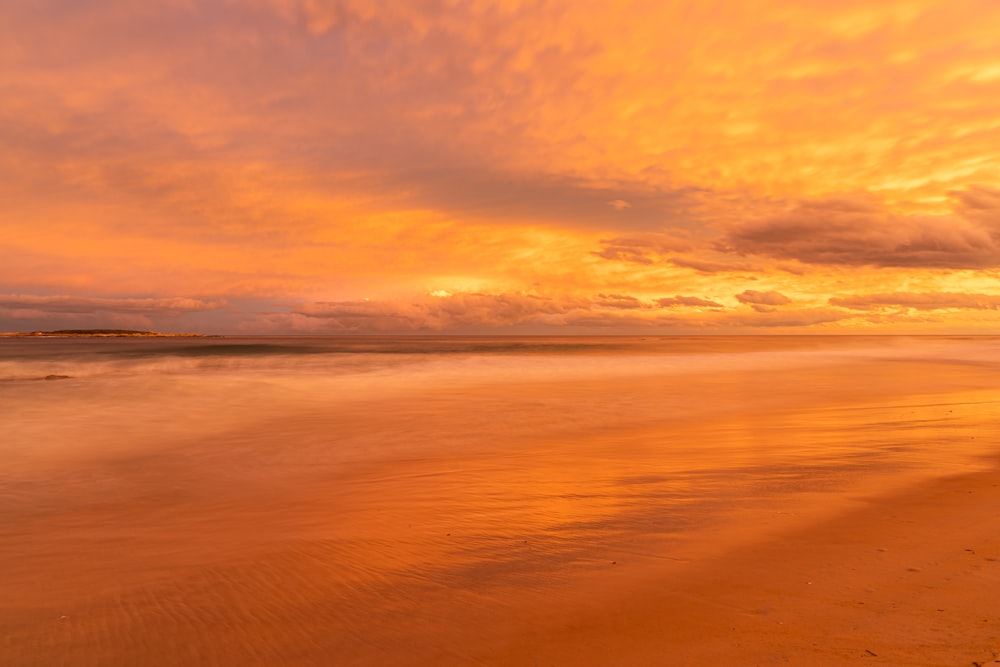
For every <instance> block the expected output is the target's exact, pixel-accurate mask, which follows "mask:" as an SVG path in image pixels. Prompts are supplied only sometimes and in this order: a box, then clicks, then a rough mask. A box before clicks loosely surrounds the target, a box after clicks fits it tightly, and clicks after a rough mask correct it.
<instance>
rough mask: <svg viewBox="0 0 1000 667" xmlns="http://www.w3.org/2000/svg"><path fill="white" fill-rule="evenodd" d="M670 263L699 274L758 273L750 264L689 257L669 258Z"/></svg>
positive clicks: (757, 268)
mask: <svg viewBox="0 0 1000 667" xmlns="http://www.w3.org/2000/svg"><path fill="white" fill-rule="evenodd" d="M669 261H670V263H671V264H673V265H674V266H679V267H681V268H684V269H694V270H695V271H698V272H699V273H728V272H731V271H749V272H751V273H752V272H755V271H760V267H757V266H753V265H751V264H742V263H733V262H715V261H712V260H706V259H693V258H689V257H671V258H670V260H669Z"/></svg>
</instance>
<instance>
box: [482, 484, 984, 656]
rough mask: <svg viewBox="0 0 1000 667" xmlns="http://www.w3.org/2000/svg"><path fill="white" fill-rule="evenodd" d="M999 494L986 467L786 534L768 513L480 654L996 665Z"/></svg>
mask: <svg viewBox="0 0 1000 667" xmlns="http://www.w3.org/2000/svg"><path fill="white" fill-rule="evenodd" d="M998 504H1000V480H998V476H997V473H996V471H989V472H983V473H977V474H972V475H961V476H955V477H949V478H945V479H940V480H934V481H931V482H927V483H924V484H920V485H918V486H915V487H913V488H910V489H907V490H906V491H904V492H902V493H898V494H895V495H892V496H888V497H884V496H883V497H873V498H872V499H871V500H870V502H865V503H863V504H861V506H860V507H858V508H857V509H854V510H852V511H848V512H845V513H843V514H840V515H837V516H835V517H832V518H829V519H827V520H825V521H821V522H819V523H817V524H815V525H809V526H807V527H798V528H794V529H791V530H783V529H782V528H781V524H782V523H783V522H782V519H781V518H780V517H776V518H775V519H774V520H773V524H772V525H771V526H770V527H769V529H771V530H775V531H776V533H775V534H773V535H771V536H769V537H768V538H767V539H763V540H760V541H754V540H752V541H750V542H748V543H746V544H742V545H740V546H739V547H738V548H734V549H731V550H728V551H726V552H725V553H722V554H718V555H715V556H712V557H708V558H705V559H704V560H701V561H698V562H689V563H684V564H682V565H678V566H676V567H665V568H663V570H664V573H663V575H662V576H661V577H652V578H651V579H649V580H644V581H642V582H641V583H640V584H638V586H636V587H635V588H629V587H628V586H625V587H623V589H620V590H619V593H620V594H617V595H616V593H614V592H611V591H609V592H608V596H607V597H606V598H604V600H603V603H602V608H600V609H597V608H591V609H588V611H587V613H585V614H582V615H581V616H580V617H578V618H575V619H573V622H572V623H571V624H565V625H556V626H555V627H551V628H545V629H544V630H540V631H539V632H538V633H537V634H535V635H533V636H532V637H529V638H525V639H523V640H521V641H518V642H516V643H515V644H514V645H513V646H512V647H511V648H510V649H509V650H507V651H503V652H500V653H498V654H497V655H496V656H491V657H490V658H489V659H488V660H486V663H488V664H506V665H526V664H540V665H571V664H589V665H601V664H629V665H663V664H678V665H705V664H725V665H847V664H857V663H866V664H868V663H870V664H882V665H925V666H931V665H935V666H938V665H940V666H943V665H975V664H979V665H985V664H989V663H1000V612H998V606H997V603H996V591H997V590H998V589H1000V519H998V517H997V512H996V508H997V507H998V506H1000V505H998ZM798 518H801V517H798ZM625 591H627V593H625ZM610 600H613V603H612V602H609V601H610Z"/></svg>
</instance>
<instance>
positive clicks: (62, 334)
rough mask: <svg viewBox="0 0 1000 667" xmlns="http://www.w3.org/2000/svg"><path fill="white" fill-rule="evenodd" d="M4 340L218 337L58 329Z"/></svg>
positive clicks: (9, 334)
mask: <svg viewBox="0 0 1000 667" xmlns="http://www.w3.org/2000/svg"><path fill="white" fill-rule="evenodd" d="M0 337H6V338H42V337H45V338H70V337H72V338H80V337H86V338H134V337H142V338H218V337H219V336H213V335H206V334H196V333H160V332H158V331H133V330H131V329H59V330H57V331H22V332H11V333H0Z"/></svg>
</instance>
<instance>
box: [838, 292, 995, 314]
mask: <svg viewBox="0 0 1000 667" xmlns="http://www.w3.org/2000/svg"><path fill="white" fill-rule="evenodd" d="M830 304H831V305H833V306H840V307H841V308H850V309H852V310H882V309H887V308H913V309H914V310H943V309H946V308H963V309H970V310H1000V295H992V294H966V293H960V292H959V293H956V292H924V293H919V292H894V293H892V294H857V295H854V296H848V297H834V298H831V299H830Z"/></svg>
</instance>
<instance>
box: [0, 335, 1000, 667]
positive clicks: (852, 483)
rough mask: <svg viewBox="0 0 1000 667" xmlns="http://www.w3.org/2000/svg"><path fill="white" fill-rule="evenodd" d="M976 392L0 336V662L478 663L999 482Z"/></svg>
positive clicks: (953, 384)
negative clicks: (832, 532)
mask: <svg viewBox="0 0 1000 667" xmlns="http://www.w3.org/2000/svg"><path fill="white" fill-rule="evenodd" d="M998 369H1000V339H998V338H992V337H777V336H776V337H738V338H737V337H734V338H728V337H725V338H721V337H720V338H714V337H713V338H710V337H704V338H702V337H687V338H683V337H682V338H674V337H663V338H660V337H650V338H611V337H609V338H420V337H398V338H394V337H368V338H243V337H226V338H192V339H178V338H169V339H144V338H100V339H79V338H65V339H48V338H46V339H33V338H9V339H0V420H2V425H3V436H2V439H0V457H2V458H0V460H2V461H3V462H4V463H3V467H2V469H0V572H4V573H5V574H4V575H3V577H2V578H0V587H2V589H0V663H2V664H9V665H51V664H73V665H109V664H143V665H175V664H176V665H180V664H187V665H190V664H218V665H279V664H287V665H313V664H316V665H325V664H372V665H375V664H476V663H477V661H481V662H483V663H485V664H490V662H489V656H490V655H491V654H492V653H493V651H495V650H496V649H497V648H499V647H502V646H503V645H505V644H506V643H507V642H510V641H513V640H514V639H515V638H517V637H518V636H520V635H523V633H525V632H527V631H528V630H529V629H530V630H531V631H532V632H536V633H537V632H539V628H544V627H546V624H549V623H552V622H553V621H554V619H559V621H560V623H565V619H566V618H572V616H573V614H574V613H577V611H578V610H579V609H580V608H581V607H583V606H590V607H593V606H594V605H599V604H600V596H601V595H602V593H601V591H605V590H606V586H607V583H608V581H612V582H614V581H621V582H622V583H623V585H624V584H625V583H626V582H628V584H629V585H634V584H635V582H637V581H638V582H641V581H643V580H645V579H648V580H649V581H651V582H654V581H662V580H663V578H664V577H668V576H670V575H671V572H673V571H674V568H675V567H677V566H678V564H683V563H687V562H692V561H694V560H699V559H701V560H704V559H710V558H711V556H712V554H713V553H718V552H720V551H722V550H725V549H728V548H732V547H733V546H734V545H736V544H738V543H739V542H740V541H743V540H754V539H760V538H761V536H762V535H764V534H766V533H767V532H768V531H770V530H773V526H772V521H771V517H774V516H777V515H788V514H797V513H800V514H801V515H802V517H803V520H810V519H811V518H814V517H816V516H819V515H821V514H822V513H823V512H835V511H838V510H839V509H841V508H843V507H846V506H848V505H850V504H851V503H857V502H863V501H864V499H866V498H871V497H874V496H876V495H877V494H878V493H880V492H884V491H885V490H888V489H892V488H896V487H899V486H901V485H906V484H910V483H914V482H915V480H919V479H921V478H925V477H928V476H937V475H946V474H952V473H960V472H966V471H970V470H976V469H984V468H987V467H989V466H991V465H993V462H994V461H995V457H996V454H997V447H998V438H997V435H998V433H997V427H996V424H997V423H998V422H997V419H996V417H997V414H998V409H1000V391H998V388H997V381H996V377H997V370H998ZM53 376H65V377H53ZM46 378H51V379H46ZM782 525H787V523H783V524H782Z"/></svg>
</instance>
